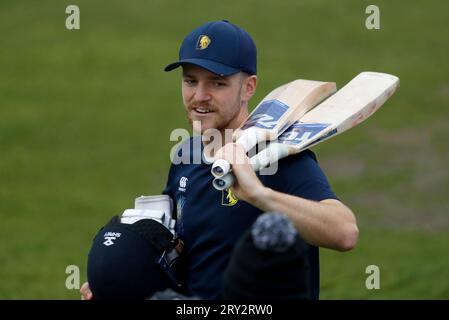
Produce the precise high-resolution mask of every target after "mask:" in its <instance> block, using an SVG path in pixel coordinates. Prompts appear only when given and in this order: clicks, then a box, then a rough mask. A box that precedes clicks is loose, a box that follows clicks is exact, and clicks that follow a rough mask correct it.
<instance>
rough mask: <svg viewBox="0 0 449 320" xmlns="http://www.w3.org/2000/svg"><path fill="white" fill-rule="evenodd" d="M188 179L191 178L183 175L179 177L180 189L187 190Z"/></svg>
mask: <svg viewBox="0 0 449 320" xmlns="http://www.w3.org/2000/svg"><path fill="white" fill-rule="evenodd" d="M187 181H189V179H187V178H186V177H182V178H181V179H179V188H178V190H179V191H182V192H186V187H187Z"/></svg>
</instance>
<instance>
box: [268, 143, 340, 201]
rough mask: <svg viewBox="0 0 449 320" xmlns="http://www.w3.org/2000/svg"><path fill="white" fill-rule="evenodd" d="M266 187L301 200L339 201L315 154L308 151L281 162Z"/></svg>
mask: <svg viewBox="0 0 449 320" xmlns="http://www.w3.org/2000/svg"><path fill="white" fill-rule="evenodd" d="M266 181H267V182H268V183H267V184H266V185H268V186H270V185H271V186H270V187H272V188H273V189H274V190H277V191H280V192H284V193H288V194H291V195H295V196H298V197H301V198H305V199H309V200H313V201H321V200H325V199H337V200H338V198H337V196H336V195H335V193H334V192H333V191H332V188H331V186H330V185H329V182H328V180H327V178H326V175H325V174H324V172H323V171H322V170H321V168H320V166H319V164H318V161H317V159H316V156H315V154H314V153H313V152H312V151H310V150H306V151H303V152H301V153H299V154H297V155H293V156H289V157H287V158H284V159H282V160H280V161H279V164H278V172H277V173H276V174H275V175H274V176H273V179H267V180H266Z"/></svg>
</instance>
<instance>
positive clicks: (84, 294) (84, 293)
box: [80, 282, 93, 300]
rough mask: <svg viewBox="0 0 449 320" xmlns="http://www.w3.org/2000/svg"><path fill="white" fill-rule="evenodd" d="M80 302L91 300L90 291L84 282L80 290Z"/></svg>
mask: <svg viewBox="0 0 449 320" xmlns="http://www.w3.org/2000/svg"><path fill="white" fill-rule="evenodd" d="M80 293H81V300H91V299H92V298H93V294H92V291H90V288H89V283H87V282H85V283H84V284H83V285H82V286H81V289H80Z"/></svg>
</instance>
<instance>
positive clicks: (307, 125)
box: [213, 72, 399, 190]
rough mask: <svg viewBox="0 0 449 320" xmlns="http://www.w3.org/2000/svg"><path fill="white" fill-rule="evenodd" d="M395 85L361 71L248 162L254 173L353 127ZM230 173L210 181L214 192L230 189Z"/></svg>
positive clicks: (394, 81)
mask: <svg viewBox="0 0 449 320" xmlns="http://www.w3.org/2000/svg"><path fill="white" fill-rule="evenodd" d="M398 86H399V78H398V77H396V76H393V75H390V74H385V73H377V72H362V73H360V74H359V75H357V76H356V77H355V78H354V79H352V80H351V81H350V82H349V83H348V84H347V85H345V86H344V87H343V88H342V89H340V90H339V91H338V92H337V93H336V94H334V95H333V96H331V97H330V98H329V99H327V100H326V101H324V102H323V103H321V104H320V105H318V106H316V107H315V108H314V109H312V110H311V111H309V112H308V113H307V114H305V115H304V116H303V117H302V118H301V119H300V121H297V122H296V123H294V124H293V125H292V126H291V127H290V128H289V129H287V130H286V131H285V132H284V133H283V134H282V135H281V136H280V137H279V139H278V141H276V142H271V143H270V145H269V146H268V147H267V148H266V149H264V150H263V151H261V152H259V153H258V154H257V155H255V156H254V157H252V158H251V159H250V161H251V165H252V167H253V169H254V170H255V171H258V170H260V169H261V168H263V167H266V166H267V165H269V164H270V163H274V162H276V161H278V160H279V159H282V158H284V157H286V156H288V155H291V154H295V153H299V152H301V151H303V150H305V149H308V148H310V147H312V146H315V145H317V144H319V143H321V142H323V141H325V140H327V139H330V138H331V137H334V136H336V135H338V134H340V133H342V132H345V131H347V130H349V129H350V128H353V127H355V126H356V125H358V124H359V123H361V122H362V121H364V120H366V119H367V118H368V117H370V116H371V115H372V114H373V113H374V112H376V111H377V110H378V109H379V108H380V107H381V106H382V105H383V104H384V103H385V101H387V100H388V98H390V97H391V96H392V95H393V93H394V92H395V91H396V89H397V88H398ZM233 181H234V178H233V176H232V175H231V174H228V175H226V176H224V177H222V180H218V179H214V181H213V185H214V187H215V188H216V189H217V190H224V189H227V188H229V187H230V186H232V183H233Z"/></svg>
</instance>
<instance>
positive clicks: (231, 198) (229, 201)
mask: <svg viewBox="0 0 449 320" xmlns="http://www.w3.org/2000/svg"><path fill="white" fill-rule="evenodd" d="M238 201H239V199H237V198H236V196H235V195H234V194H233V193H232V191H231V189H226V190H223V191H221V205H223V206H229V207H232V206H233V205H235V204H236V203H237V202H238Z"/></svg>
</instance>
